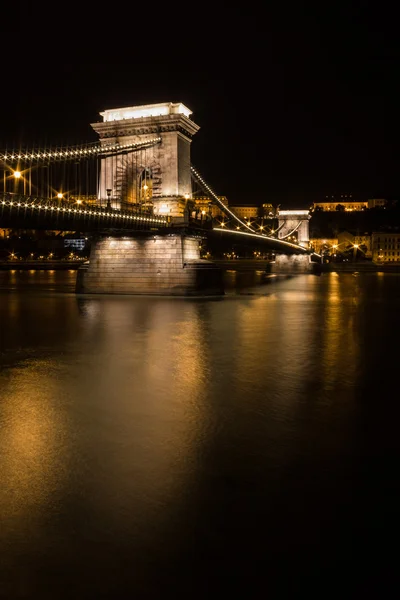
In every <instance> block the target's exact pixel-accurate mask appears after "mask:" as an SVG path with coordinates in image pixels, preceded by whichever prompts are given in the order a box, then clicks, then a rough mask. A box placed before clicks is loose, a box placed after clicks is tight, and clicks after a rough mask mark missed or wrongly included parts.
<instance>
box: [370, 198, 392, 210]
mask: <svg viewBox="0 0 400 600" xmlns="http://www.w3.org/2000/svg"><path fill="white" fill-rule="evenodd" d="M386 205H387V200H386V198H369V199H368V208H384V207H385V206H386Z"/></svg>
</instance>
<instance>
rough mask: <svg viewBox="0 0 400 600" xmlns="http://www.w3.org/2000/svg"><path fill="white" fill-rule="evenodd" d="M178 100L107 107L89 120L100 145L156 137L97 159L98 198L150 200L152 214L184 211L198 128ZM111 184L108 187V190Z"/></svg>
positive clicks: (126, 201)
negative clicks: (96, 119)
mask: <svg viewBox="0 0 400 600" xmlns="http://www.w3.org/2000/svg"><path fill="white" fill-rule="evenodd" d="M191 114H192V111H191V110H190V109H189V108H188V107H187V106H185V105H184V104H182V103H174V102H164V103H161V104H148V105H142V106H130V107H125V108H118V109H109V110H105V111H104V112H102V113H100V115H101V116H102V117H103V121H102V122H100V123H92V124H91V126H92V128H93V129H94V131H95V132H96V133H97V134H98V135H99V139H100V143H101V144H102V145H106V144H113V143H118V144H120V145H124V144H134V143H143V142H146V141H149V142H150V141H151V140H154V139H155V138H158V142H155V143H154V144H152V145H151V146H150V147H148V148H146V149H144V150H140V151H138V152H135V151H127V152H126V153H124V154H119V155H118V156H112V157H110V156H108V157H105V158H102V159H101V164H100V174H99V188H98V197H99V199H100V200H101V199H104V198H107V196H111V198H112V199H113V205H114V206H115V207H116V208H118V207H120V206H122V205H126V204H144V205H148V204H151V206H152V210H153V212H154V214H155V215H157V214H159V215H164V216H165V215H167V216H170V217H183V215H184V209H185V205H186V202H187V198H188V197H190V196H191V193H192V176H191V169H190V166H191V160H190V148H191V142H192V138H193V136H194V135H195V134H196V133H197V131H198V130H199V129H200V127H199V126H198V125H196V123H194V121H192V119H191ZM110 190H111V192H110Z"/></svg>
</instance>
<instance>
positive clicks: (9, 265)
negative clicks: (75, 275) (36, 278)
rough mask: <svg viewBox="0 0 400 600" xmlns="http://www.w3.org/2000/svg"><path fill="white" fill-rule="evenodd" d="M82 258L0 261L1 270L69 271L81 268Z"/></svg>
mask: <svg viewBox="0 0 400 600" xmlns="http://www.w3.org/2000/svg"><path fill="white" fill-rule="evenodd" d="M83 262H84V261H82V260H12V261H11V260H7V261H3V262H1V261H0V271H15V270H17V271H31V270H33V271H69V270H71V269H75V270H77V269H79V267H80V266H81V264H82V263H83Z"/></svg>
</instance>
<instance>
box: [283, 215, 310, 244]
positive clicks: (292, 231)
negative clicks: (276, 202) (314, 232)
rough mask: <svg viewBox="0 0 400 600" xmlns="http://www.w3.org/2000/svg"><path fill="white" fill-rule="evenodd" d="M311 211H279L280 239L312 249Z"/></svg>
mask: <svg viewBox="0 0 400 600" xmlns="http://www.w3.org/2000/svg"><path fill="white" fill-rule="evenodd" d="M310 218H311V215H310V211H309V210H279V211H278V223H279V225H278V239H280V240H286V241H288V242H293V243H296V244H299V245H300V246H302V247H303V248H309V247H310V233H309V221H310Z"/></svg>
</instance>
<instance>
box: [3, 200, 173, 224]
mask: <svg viewBox="0 0 400 600" xmlns="http://www.w3.org/2000/svg"><path fill="white" fill-rule="evenodd" d="M8 195H9V194H8V193H6V194H0V197H1V196H2V197H3V199H2V200H1V201H0V204H1V205H2V206H10V207H16V208H31V209H36V210H44V211H47V210H49V211H55V212H62V213H69V214H71V213H76V214H79V215H89V216H94V217H103V218H104V217H107V218H113V219H128V220H129V219H130V220H134V221H137V222H139V221H142V222H145V223H154V224H157V225H164V226H165V225H166V222H167V220H166V218H163V217H144V216H141V215H135V214H132V213H131V212H126V213H124V212H123V211H120V210H118V211H114V212H109V211H107V212H103V211H101V210H94V209H93V210H91V209H82V208H67V207H61V206H58V205H56V204H54V203H53V202H52V201H49V200H46V199H43V200H42V199H40V198H37V199H36V201H30V202H29V201H25V202H24V201H21V200H20V199H17V200H12V199H6V197H7V196H8Z"/></svg>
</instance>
